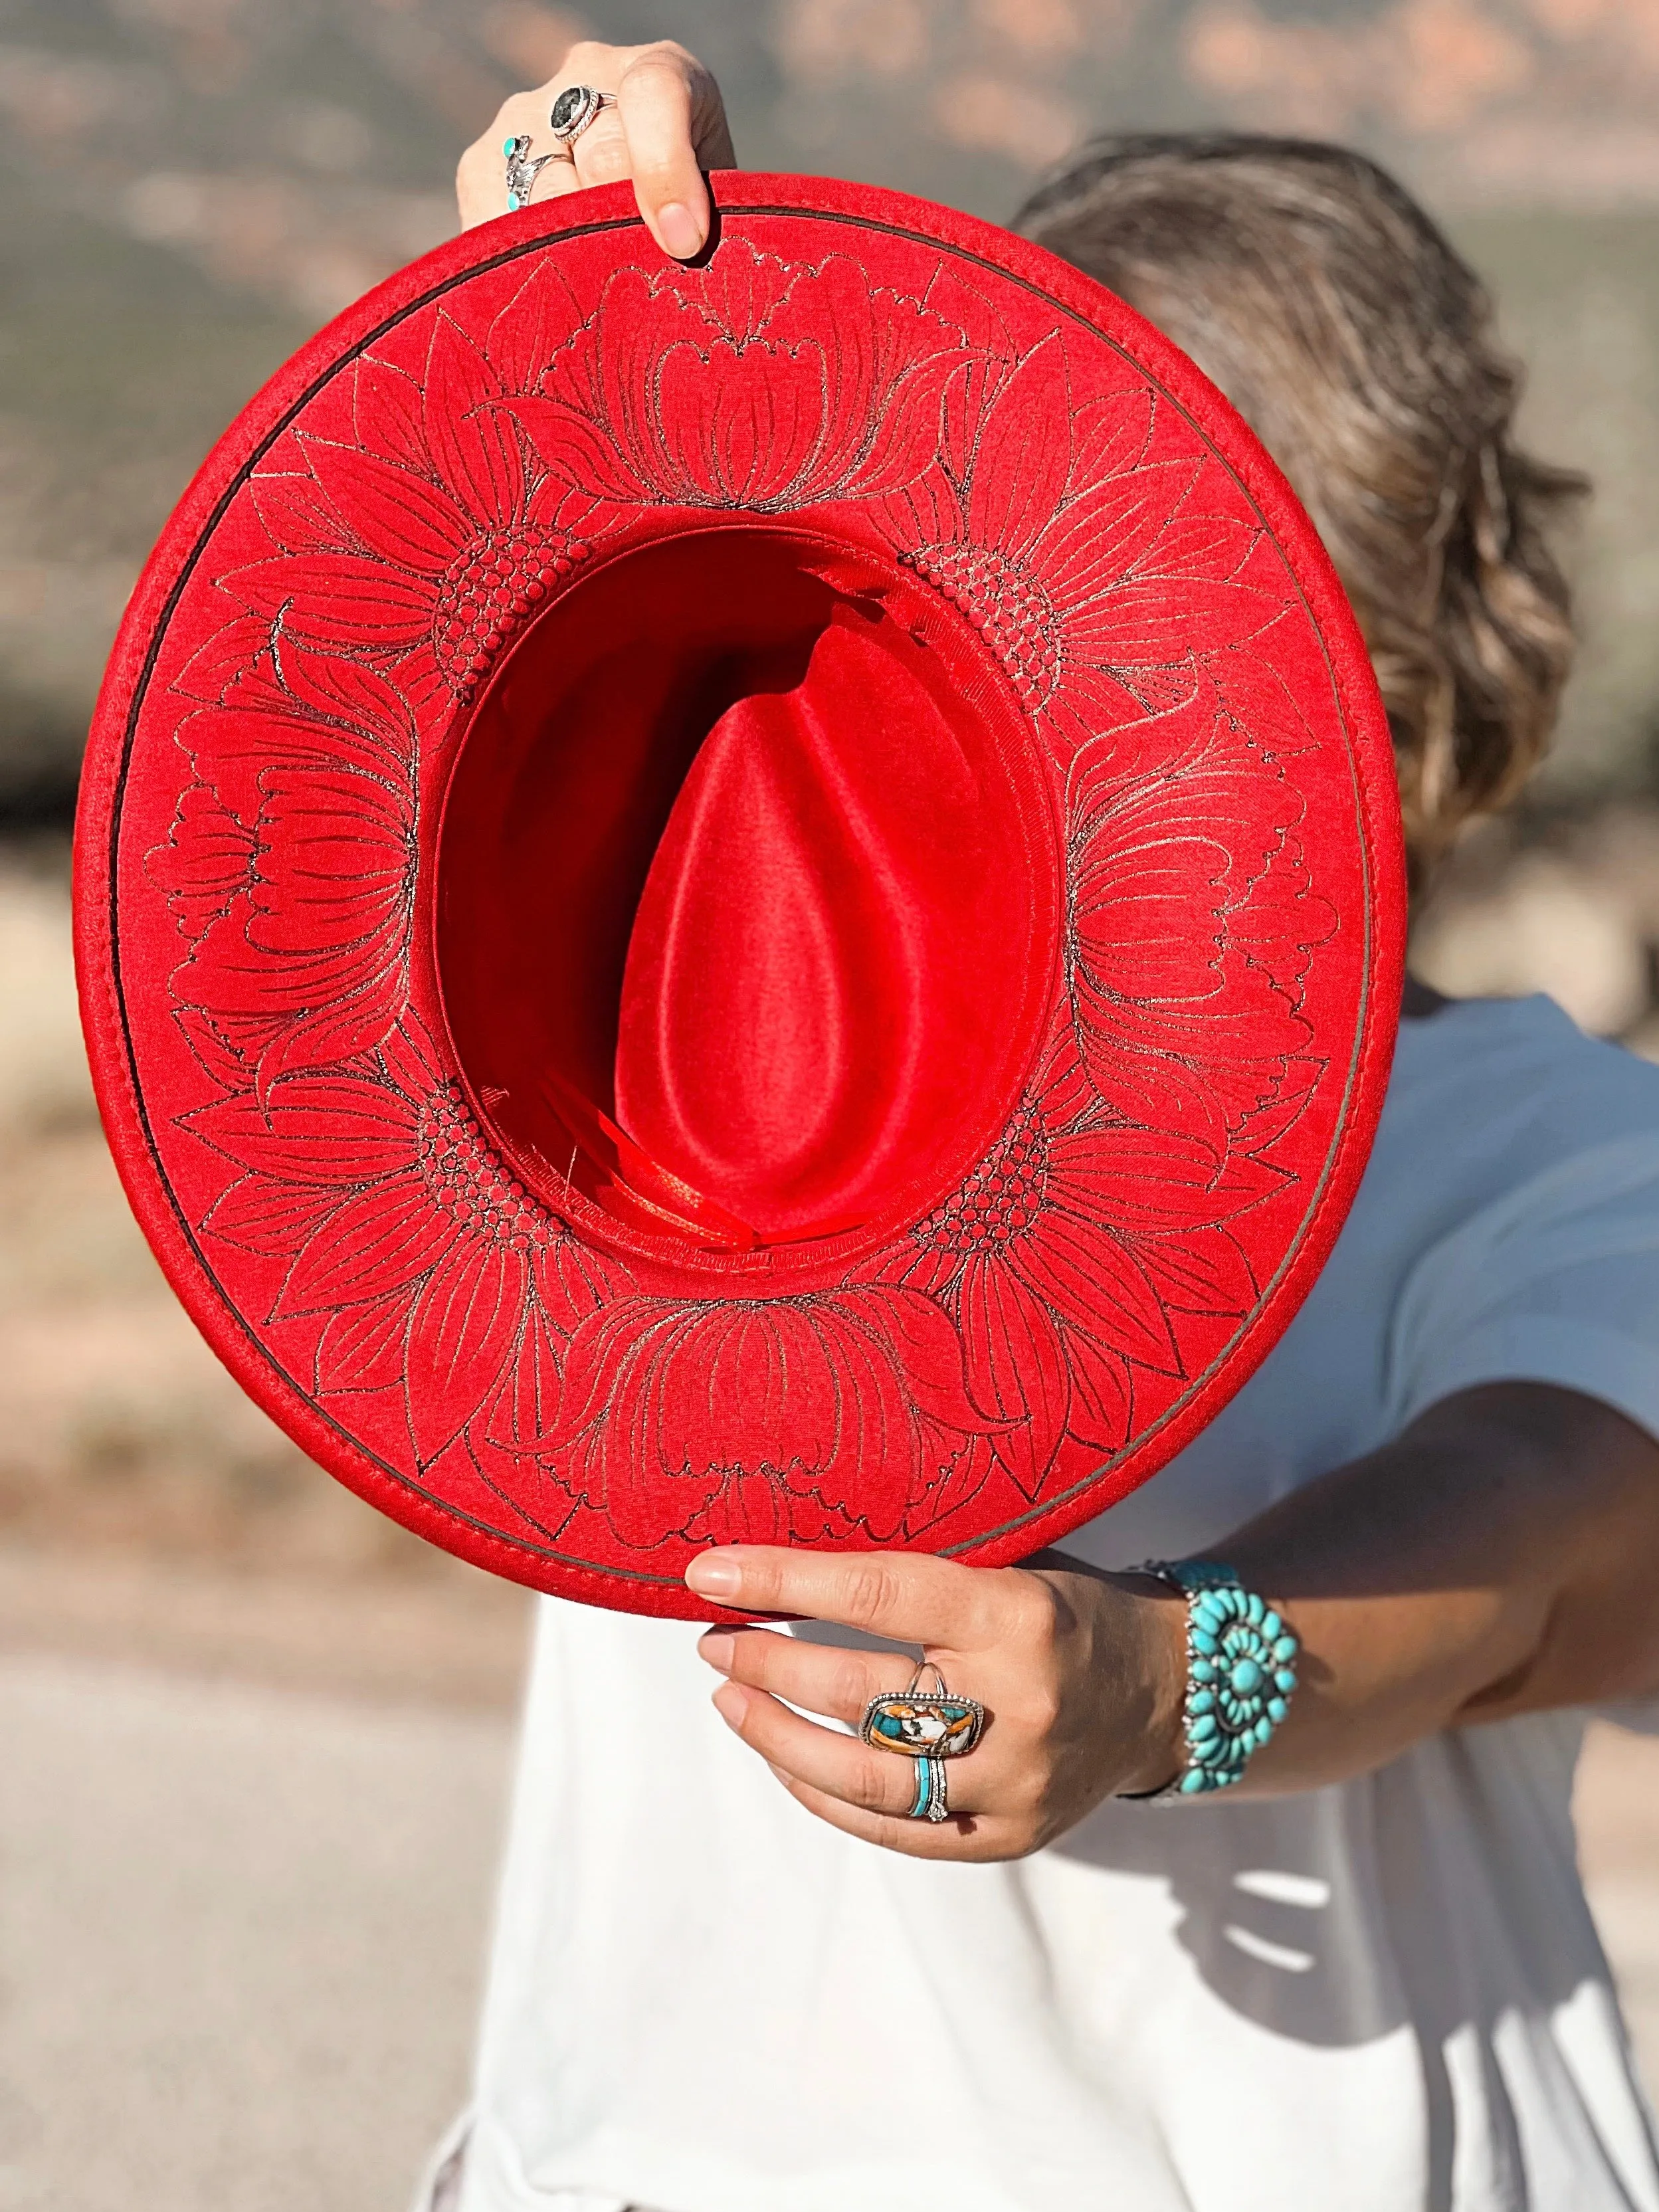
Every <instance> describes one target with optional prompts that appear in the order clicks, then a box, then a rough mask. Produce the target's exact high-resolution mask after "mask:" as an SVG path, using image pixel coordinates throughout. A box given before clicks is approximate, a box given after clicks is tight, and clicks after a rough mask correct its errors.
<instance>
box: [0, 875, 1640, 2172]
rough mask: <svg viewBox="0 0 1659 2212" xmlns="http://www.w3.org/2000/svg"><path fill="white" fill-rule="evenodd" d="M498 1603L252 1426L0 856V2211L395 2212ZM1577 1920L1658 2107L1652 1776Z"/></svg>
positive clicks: (1588, 1766) (465, 1840)
mask: <svg viewBox="0 0 1659 2212" xmlns="http://www.w3.org/2000/svg"><path fill="white" fill-rule="evenodd" d="M527 1610H528V1608H527V1602H526V1599H525V1597H524V1595H523V1594H522V1593H520V1592H518V1591H516V1590H513V1589H509V1588H508V1587H507V1586H506V1585H505V1584H502V1583H498V1582H495V1581H493V1580H492V1579H491V1578H489V1577H487V1576H484V1575H482V1574H479V1573H477V1572H476V1571H473V1570H471V1569H470V1568H466V1567H464V1566H462V1565H459V1563H458V1562H455V1561H453V1560H450V1559H446V1558H444V1557H442V1556H441V1555H440V1554H438V1553H435V1552H433V1551H431V1550H429V1549H428V1548H427V1547H425V1546H423V1545H421V1544H419V1543H417V1542H416V1541H415V1540H414V1539H412V1538H409V1537H406V1536H404V1534H402V1533H401V1532H400V1531H398V1529H396V1528H393V1527H392V1525H391V1524H390V1523H388V1522H385V1521H383V1520H382V1519H381V1518H380V1516H378V1515H376V1514H374V1513H373V1512H372V1511H370V1510H369V1509H368V1508H367V1507H366V1506H363V1505H362V1504H359V1503H358V1501H357V1500H356V1499H355V1498H352V1497H350V1496H349V1494H348V1493H347V1492H344V1491H343V1490H342V1489H341V1488H340V1487H339V1486H337V1485H336V1484H335V1483H333V1482H331V1480H328V1478H327V1477H325V1475H323V1474H321V1473H320V1472H319V1470H318V1469H317V1468H314V1467H313V1466H312V1465H311V1464H310V1463H309V1462H307V1460H306V1459H305V1458H304V1457H303V1455H301V1454H300V1453H299V1452H298V1451H297V1450H295V1448H294V1447H293V1446H292V1445H290V1444H289V1443H288V1442H287V1441H286V1439H285V1438H283V1437H282V1436H281V1435H280V1434H279V1433H278V1432H277V1431H276V1430H275V1429H274V1428H273V1427H272V1426H271V1425H270V1423H269V1422H267V1421H266V1420H265V1419H264V1417H263V1416H262V1415H260V1414H259V1413H257V1412H256V1411H255V1410H254V1409H253V1407H252V1406H250V1405H249V1404H248V1402H247V1401H246V1400H245V1399H244V1398H243V1397H242V1395H241V1394H240V1391H239V1390H238V1389H236V1388H235V1386H234V1384H233V1383H231V1382H230V1380H229V1378H228V1376H226V1375H225V1374H224V1373H223V1371H222V1370H221V1369H220V1368H219V1366H218V1364H217V1363H216V1361H215V1360H214V1358H212V1356H211V1354H210V1353H209V1352H208V1351H207V1350H206V1348H205V1346H204V1345H203V1343H202V1341H201V1340H200V1339H199V1338H198V1336H197V1334H196V1332H195V1330H194V1328H192V1326H191V1323H190V1322H188V1321H187V1320H186V1319H185V1316H184V1314H183V1312H182V1310H180V1309H179V1306H178V1305H177V1304H176V1303H175V1301H174V1300H173V1297H172V1295H171V1293H170V1292H169V1291H168V1290H167V1286H166V1285H165V1284H164V1283H163V1282H162V1280H161V1277H160V1275H159V1273H158V1272H157V1270H156V1268H155V1265H154V1263H153V1262H152V1261H151V1260H150V1258H149V1253H148V1251H147V1249H146V1248H145V1246H144V1244H143V1240H142V1239H141V1237H139V1235H138V1233H137V1230H136V1228H135V1227H134V1226H133V1225H132V1222H131V1218H130V1216H129V1214H128V1212H127V1210H126V1206H125V1202H124V1200H123V1199H122V1197H121V1194H120V1191H119V1188H118V1184H117V1182H116V1178H115V1176H114V1172H113V1170H112V1167H111V1165H110V1163H109V1158H108V1155H107V1153H106V1150H105V1147H104V1144H103V1139H102V1137H101V1134H100V1131H99V1129H98V1126H97V1121H96V1117H95V1115H94V1109H93V1106H92V1102H91V1097H90V1092H89V1090H88V1085H87V1081H86V1077H85V1073H84V1070H83V1067H82V1060H81V1054H80V1046H79V1039H78V1033H77V1030H76V1023H75V1017H74V1011H73V1000H72V991H71V977H70V959H69V943H68V909H67V896H66V882H65V877H64V866H63V854H62V850H61V848H54V847H51V846H36V847H34V848H29V849H28V850H26V851H13V852H11V853H10V854H4V853H0V1775H3V1784H0V2212H132V2208H134V2207H135V2206H143V2207H145V2208H149V2207H150V2206H155V2207H161V2206H163V2205H165V2206H166V2207H167V2212H295V2209H296V2208H300V2207H303V2208H304V2212H398V2208H399V2207H400V2206H401V2205H402V2204H403V2203H404V2202H405V2201H406V2200H407V2197H408V2195H409V2192H410V2189H411V2188H412V2185H413V2182H414V2178H415V2176H416V2172H417V2170H418V2168H419V2166H420V2163H421V2160H422V2157H423V2155H424V2154H425V2152H426V2149H427V2148H428V2145H429V2144H430V2143H431V2142H432V2141H433V2140H434V2138H435V2136H436V2135H437V2134H438V2132H439V2131H440V2130H441V2128H442V2127H443V2126H444V2124H446V2122H447V2119H448V2118H449V2117H450V2115H451V2114H452V2112H453V2111H454V2109H455V2108H456V2106H457V2105H458V2103H459V2100H460V2099H461V2097H462V2096H463V2094H464V2092H465V2068H466V2054H467V2047H468V2043H469V2039H470V2035H471V2023H472V2018H473V2014H474V2011H475V2008H476V2002H477V1987H478V1979H479V1968H480V1961H481V1958H482V1952H483V1942H484V1937H485V1930H486V1926H487V1920H488V1910H489V1887H490V1882H491V1878H492V1872H493V1866H494V1861H495V1852H496V1849H497V1845H498V1841H499V1835H500V1826H501V1808H502V1801H503V1794H504V1790H505V1787H506V1780H507V1771H508V1765H509V1760H510V1753H511V1734H512V1711H513V1702H514V1699H515V1696H516V1692H517V1685H518V1681H519V1676H520V1668H521V1665H522V1661H523V1654H524V1646H525V1635H526V1618H527ZM1580 1826H1581V1837H1582V1844H1583V1857H1584V1863H1585V1867H1586V1872H1587V1875H1588V1876H1589V1883H1590V1888H1591V1894H1592V1900H1593V1902H1594V1904H1595V1909H1596V1912H1597V1917H1598V1919H1599V1921H1600V1923H1601V1927H1602V1929H1603V1931H1604V1934H1605V1936H1606V1939H1607V1945H1608V1948H1609V1951H1610V1953H1611V1954H1612V1955H1613V1960H1614V1962H1615V1965H1616V1967H1617V1970H1618V1972H1619V1974H1620V1980H1621V1984H1622V1987H1623V1990H1624V1993H1625V1996H1626V2005H1627V2008H1628V2010H1629V2014H1630V2017H1631V2021H1632V2028H1633V2031H1634V2033H1635V2035H1636V2039H1637V2042H1638V2049H1639V2050H1640V2051H1641V2053H1642V2056H1643V2059H1644V2064H1645V2067H1646V2069H1647V2073H1648V2078H1649V2080H1650V2081H1651V2082H1654V2083H1656V2084H1659V1742H1647V1741H1641V1740H1639V1739H1637V1738H1634V1737H1632V1736H1629V1735H1620V1734H1617V1733H1615V1732H1613V1731H1612V1730H1610V1729H1602V1730H1599V1731H1598V1732H1597V1734H1596V1735H1595V1738H1594V1739H1593V1741H1592V1745H1591V1748H1590V1751H1589V1754H1588V1756H1587V1758H1586V1761H1585V1765H1584V1769H1583V1777H1582V1784H1581V1792H1580Z"/></svg>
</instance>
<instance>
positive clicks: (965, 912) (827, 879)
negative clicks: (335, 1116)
mask: <svg viewBox="0 0 1659 2212" xmlns="http://www.w3.org/2000/svg"><path fill="white" fill-rule="evenodd" d="M1031 742H1032V741H1031V738H1030V730H1029V725H1028V724H1027V723H1026V722H1025V720H1024V717H1023V716H1022V715H1020V714H1019V713H1018V710H1017V708H1015V707H1014V706H1013V704H1012V700H1011V698H1010V696H1009V695H1008V693H1007V690H1006V683H1005V680H1004V679H1003V678H1002V677H1001V675H1000V671H997V670H996V669H995V667H994V664H993V663H992V662H991V660H990V659H989V656H988V654H987V653H986V652H985V650H984V648H983V647H982V646H981V644H980V641H978V639H977V637H976V636H975V635H974V634H973V633H972V632H971V631H969V629H968V628H967V626H966V624H965V623H962V622H961V621H960V619H959V618H958V617H955V616H954V615H953V614H951V613H950V612H949V611H946V610H942V609H941V608H940V606H939V602H938V600H937V599H934V598H933V596H932V595H931V594H929V593H927V592H925V590H924V588H923V587H922V586H920V585H918V584H917V583H916V581H915V579H914V578H912V577H910V576H908V574H906V572H905V571H903V570H902V569H901V568H898V567H897V566H896V564H895V563H893V562H890V561H889V560H888V559H887V558H886V557H885V556H883V555H880V554H878V553H875V552H865V551H858V552H854V551H852V550H849V549H848V547H847V546H845V545H834V546H831V545H827V544H823V543H821V542H819V541H817V540H815V539H812V538H806V537H804V536H799V535H796V534H793V533H791V532H787V531H784V530H779V529H774V528H769V527H768V528H761V527H754V526H749V527H724V528H714V529H709V528H704V529H701V530H692V531H689V532H685V533H684V534H683V535H679V536H677V537H671V538H666V539H662V540H659V541H658V542H655V543H653V544H647V545H645V546H642V547H640V548H637V549H635V550H632V551H630V552H628V553H625V554H623V555H619V556H613V557H612V558H611V559H610V560H608V561H607V562H605V563H604V564H603V565H601V566H598V567H596V568H594V569H593V570H592V571H591V572H589V573H588V574H586V575H584V576H583V577H582V578H581V580H580V581H579V582H577V583H576V584H575V585H574V586H573V587H571V588H570V589H568V591H567V592H564V593H563V594H562V596H561V597H560V598H559V599H557V600H556V602H555V603H554V604H553V605H552V606H550V608H549V609H548V610H547V611H545V612H544V614H543V615H542V616H541V617H540V618H539V619H538V621H537V623H535V624H534V625H533V626H532V629H530V630H529V631H528V632H527V633H526V635H525V636H524V637H523V638H522V639H521V641H520V643H519V645H518V646H517V647H516V649H515V650H514V652H513V654H512V655H511V657H510V659H508V661H507V664H506V665H505V666H504V668H503V669H502V671H501V674H500V676H499V677H498V678H497V680H496V681H495V684H494V685H493V686H492V688H491V689H490V690H489V692H488V693H487V694H486V695H485V696H484V698H483V702H481V704H480V706H479V708H478V709H477V712H476V714H474V716H473V719H472V720H471V725H470V726H469V728H468V730H467V732H466V733H465V738H464V741H463V743H462V745H461V748H460V751H459V757H458V760H457V762H456V765H455V768H454V770H453V775H452V778H451V781H450V784H449V787H448V791H447V795H446V799H445V803H444V815H443V822H442V827H441V837H440V843H439V858H438V868H437V903H436V911H435V956H436V963H437V969H438V975H439V983H440V989H441V997H442V1001H443V1006H444V1012H445V1018H446V1019H447V1024H448V1025H449V1029H450V1033H451V1037H452V1042H453V1045H454V1048H455V1051H456V1054H457V1058H458V1060H459V1065H460V1067H461V1069H462V1072H463V1074H464V1076H465V1080H466V1083H467V1086H468V1088H469V1089H470V1091H471V1093H472V1096H473V1100H474V1103H475V1105H476V1106H477V1109H478V1110H479V1111H480V1113H481V1115H482V1116H483V1119H484V1120H485V1121H486V1122H487V1124H489V1126H490V1127H492V1129H493V1130H494V1132H495V1135H496V1137H497V1139H498V1140H499V1141H500V1142H501V1146H502V1147H503V1149H504V1150H505V1151H506V1152H507V1154H508V1155H509V1156H510V1157H511V1158H513V1160H514V1161H515V1163H516V1164H517V1165H518V1168H519V1171H520V1174H521V1175H522V1176H524V1178H525V1179H526V1182H529V1183H530V1184H532V1187H534V1188H537V1189H538V1192H539V1194H541V1195H542V1196H543V1197H544V1198H545V1199H548V1200H550V1201H552V1202H554V1203H556V1204H559V1203H563V1204H566V1205H567V1206H568V1200H569V1194H571V1193H572V1192H573V1191H580V1193H582V1194H584V1195H585V1196H586V1198H587V1199H588V1200H591V1201H592V1202H593V1203H595V1204H597V1205H598V1206H600V1207H602V1208H603V1209H604V1210H605V1212H608V1213H610V1214H611V1215H612V1216H613V1217H615V1218H617V1219H618V1220H624V1221H628V1222H629V1223H630V1224H632V1225H634V1226H635V1227H636V1228H644V1229H647V1230H648V1231H656V1232H660V1233H662V1234H665V1235H668V1236H671V1237H676V1238H678V1239H679V1240H681V1241H682V1242H683V1243H685V1244H688V1245H690V1246H692V1247H696V1248H701V1249H708V1250H714V1251H725V1252H732V1251H741V1250H744V1249H753V1248H755V1247H757V1246H760V1245H767V1246H773V1245H777V1244H781V1243H793V1242H802V1241H810V1240H813V1239H818V1238H823V1237H828V1236H831V1235H834V1234H836V1233H838V1232H841V1231H848V1230H852V1229H855V1228H858V1227H860V1226H862V1225H865V1224H867V1223H870V1222H872V1221H874V1220H876V1219H878V1218H882V1217H886V1216H890V1215H892V1214H893V1213H894V1212H895V1210H896V1209H897V1208H900V1207H908V1208H909V1209H910V1211H911V1212H912V1213H913V1214H914V1212H915V1211H917V1210H924V1211H925V1210H926V1207H927V1204H928V1203H929V1202H930V1194H933V1193H937V1194H938V1195H939V1197H943V1196H944V1195H945V1194H946V1192H948V1190H949V1188H951V1185H952V1184H953V1182H955V1181H956V1180H957V1178H958V1177H959V1176H960V1175H961V1174H962V1172H963V1170H964V1169H965V1168H966V1167H967V1166H968V1165H969V1164H970V1163H971V1161H972V1159H973V1158H975V1155H976V1153H977V1152H978V1151H979V1150H980V1149H981V1148H982V1147H983V1146H984V1144H985V1143H986V1141H987V1138H988V1137H989V1136H990V1135H991V1134H992V1133H994V1130H995V1128H996V1127H998V1126H999V1125H1000V1120H1001V1118H1002V1117H1003V1116H1004V1115H1006V1112H1007V1111H1008V1110H1009V1109H1010V1107H1011V1106H1012V1102H1013V1097H1014V1096H1015V1094H1016V1093H1017V1092H1018V1088H1019V1085H1020V1084H1021V1081H1022V1080H1023V1079H1024V1074H1025V1073H1026V1071H1027V1070H1028V1069H1029V1066H1030V1058H1031V1054H1032V1051H1033V1037H1034V1033H1035V1026H1036V1020H1037V1018H1038V1017H1039V1015H1040V1012H1041V1009H1042V1004H1043V1003H1044V1001H1045V999H1046V995H1047V992H1046V986H1047V983H1048V978H1049V977H1050V975H1051V974H1052V967H1053V961H1054V933H1055V927H1056V922H1055V916H1056V914H1057V911H1058V903H1059V895H1058V886H1057V884H1056V882H1055V881H1054V878H1055V875H1056V872H1057V860H1056V849H1057V845H1058V839H1057V837H1056V836H1055V834H1054V830H1053V829H1052V827H1051V825H1050V823H1049V822H1048V804H1049V802H1048V799H1047V797H1046V794H1045V793H1044V791H1043V787H1042V781H1041V780H1040V776H1039V774H1038V772H1037V769H1036V763H1035V762H1034V761H1033V760H1032V758H1031V757H1030V746H1031Z"/></svg>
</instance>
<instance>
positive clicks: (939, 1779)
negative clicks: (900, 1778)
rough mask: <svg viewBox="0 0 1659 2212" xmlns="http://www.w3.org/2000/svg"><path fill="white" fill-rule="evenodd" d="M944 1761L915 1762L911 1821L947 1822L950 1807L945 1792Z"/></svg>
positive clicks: (927, 1760) (925, 1760)
mask: <svg viewBox="0 0 1659 2212" xmlns="http://www.w3.org/2000/svg"><path fill="white" fill-rule="evenodd" d="M909 1817H910V1819H911V1820H949V1819H950V1817H951V1806H950V1802H949V1798H948V1796H947V1793H946V1790H945V1761H944V1760H943V1759H918V1760H917V1761H916V1802H915V1804H914V1805H912V1807H911V1808H910V1813H909Z"/></svg>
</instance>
